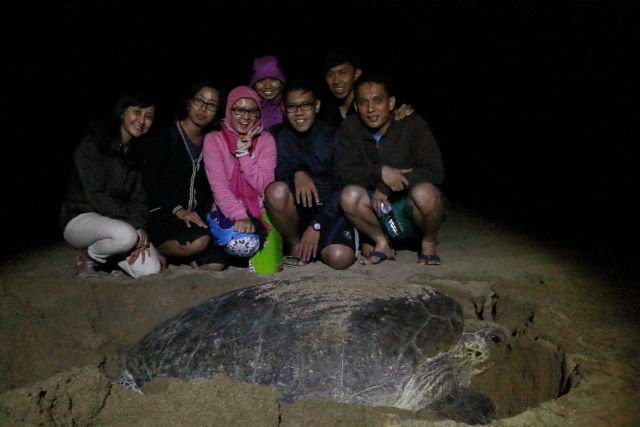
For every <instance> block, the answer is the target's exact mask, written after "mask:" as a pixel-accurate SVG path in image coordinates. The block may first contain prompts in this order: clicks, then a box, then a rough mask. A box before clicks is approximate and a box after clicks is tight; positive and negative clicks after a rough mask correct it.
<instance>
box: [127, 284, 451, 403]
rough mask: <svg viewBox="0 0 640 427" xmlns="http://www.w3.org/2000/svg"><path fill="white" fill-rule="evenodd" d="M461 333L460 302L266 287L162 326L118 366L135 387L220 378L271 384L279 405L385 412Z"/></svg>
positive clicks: (335, 288)
mask: <svg viewBox="0 0 640 427" xmlns="http://www.w3.org/2000/svg"><path fill="white" fill-rule="evenodd" d="M462 329H463V314H462V308H461V306H460V304H459V303H458V302H457V301H455V300H454V299H452V298H451V297H449V296H447V295H445V294H443V293H441V292H439V291H436V290H434V289H431V288H428V287H418V286H415V287H413V288H411V289H409V290H407V285H406V284H405V285H403V286H398V287H393V286H389V287H373V286H371V285H370V284H368V283H361V284H351V285H345V284H344V283H342V284H328V283H316V282H314V281H308V280H304V281H302V280H301V281H272V282H267V283H263V284H260V285H256V286H253V287H249V288H244V289H240V290H236V291H233V292H229V293H227V294H224V295H220V296H217V297H214V298H212V299H210V300H208V301H205V302H203V303H201V304H199V305H197V306H195V307H192V308H190V309H187V310H186V311H184V312H182V313H180V314H178V315H177V316H175V317H173V318H171V319H169V320H167V321H165V322H163V323H162V324H160V325H159V326H158V327H156V328H155V329H154V330H152V331H151V332H150V333H149V334H148V335H147V336H146V337H144V338H143V339H142V341H141V342H140V343H139V344H138V345H137V346H135V348H133V349H132V350H131V351H130V352H129V353H128V355H127V357H126V367H127V369H128V371H129V372H130V373H131V375H132V376H133V378H134V379H135V381H136V382H137V383H138V384H139V385H142V384H143V383H145V382H147V381H149V380H151V379H152V378H154V377H155V376H173V377H179V378H184V379H193V378H209V377H211V376H213V375H214V374H217V373H224V374H227V375H229V376H231V377H233V378H236V379H238V380H241V381H245V382H250V383H258V384H266V385H272V386H274V387H276V389H277V390H278V392H279V396H280V398H281V399H282V400H283V401H285V402H290V401H294V400H300V399H309V398H326V399H331V400H336V401H339V402H344V403H360V404H368V405H376V406H378V405H385V406H392V405H393V402H394V401H395V400H397V398H398V394H399V393H400V391H401V388H402V387H403V385H404V384H405V383H406V382H407V381H408V379H409V378H410V377H411V376H412V375H413V373H414V371H415V368H416V367H417V366H419V365H420V364H421V363H422V362H423V361H425V360H428V359H430V358H433V357H434V356H436V355H438V354H440V353H443V352H447V351H448V350H449V349H450V348H451V347H452V346H453V345H454V344H455V343H456V342H457V341H458V340H459V338H460V335H461V333H462Z"/></svg>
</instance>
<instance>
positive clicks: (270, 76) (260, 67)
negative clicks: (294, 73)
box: [249, 55, 287, 130]
mask: <svg viewBox="0 0 640 427" xmlns="http://www.w3.org/2000/svg"><path fill="white" fill-rule="evenodd" d="M286 83H287V80H286V79H285V77H284V73H283V72H282V67H281V66H280V63H279V62H278V58H276V57H275V56H272V55H268V56H260V57H257V58H255V59H254V60H253V70H252V73H251V81H250V83H249V85H250V86H251V87H252V88H253V89H255V91H256V92H257V93H258V95H260V107H261V108H262V125H263V126H264V128H265V129H267V130H270V129H271V128H272V127H273V126H275V125H278V124H280V123H282V122H283V121H284V112H283V111H282V106H283V97H282V94H283V92H284V85H285V84H286Z"/></svg>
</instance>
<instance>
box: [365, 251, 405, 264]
mask: <svg viewBox="0 0 640 427" xmlns="http://www.w3.org/2000/svg"><path fill="white" fill-rule="evenodd" d="M373 257H376V258H378V261H377V262H371V258H373ZM386 260H389V261H395V260H396V257H395V256H388V255H387V254H385V253H384V252H380V251H371V252H369V254H368V255H364V256H363V258H362V259H360V261H358V262H359V263H360V265H377V264H380V263H381V262H383V261H386Z"/></svg>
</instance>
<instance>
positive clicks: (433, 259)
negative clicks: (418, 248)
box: [418, 253, 442, 265]
mask: <svg viewBox="0 0 640 427" xmlns="http://www.w3.org/2000/svg"><path fill="white" fill-rule="evenodd" d="M441 262H442V260H441V259H440V257H439V256H438V255H435V254H434V255H425V254H422V253H419V254H418V264H422V265H440V263H441Z"/></svg>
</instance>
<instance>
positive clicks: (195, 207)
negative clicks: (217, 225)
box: [143, 80, 227, 271]
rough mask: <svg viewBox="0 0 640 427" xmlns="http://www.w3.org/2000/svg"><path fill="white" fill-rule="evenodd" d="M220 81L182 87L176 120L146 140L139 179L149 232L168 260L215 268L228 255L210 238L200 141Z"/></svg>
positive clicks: (211, 120) (211, 117) (211, 114)
mask: <svg viewBox="0 0 640 427" xmlns="http://www.w3.org/2000/svg"><path fill="white" fill-rule="evenodd" d="M220 102H221V89H220V86H219V85H218V84H217V83H215V82H213V81H210V80H200V81H197V82H195V83H194V84H192V86H191V87H190V88H189V89H188V90H187V92H186V95H185V97H184V99H183V103H182V104H181V108H180V111H179V114H178V118H177V120H174V121H171V122H169V123H168V125H167V126H161V127H159V128H156V129H157V131H156V129H154V131H153V132H152V134H153V135H150V137H149V138H148V139H149V141H145V143H144V145H143V147H144V167H143V184H144V187H145V190H146V192H147V194H148V196H149V235H150V237H151V241H152V242H153V243H154V244H155V245H156V247H157V248H158V251H159V252H160V253H161V254H162V255H164V256H166V257H167V258H168V261H169V262H170V263H172V264H190V265H191V266H193V267H203V268H206V269H209V270H214V271H219V270H222V269H224V268H225V267H226V266H227V255H226V254H225V252H224V250H223V248H222V247H220V246H218V245H216V244H214V243H213V242H212V241H211V240H212V239H211V235H210V233H209V228H208V226H207V222H206V215H207V213H209V212H210V211H211V206H212V204H213V195H212V194H211V187H210V186H209V182H208V181H207V176H206V174H205V171H204V165H203V161H202V142H203V139H204V135H205V133H206V132H208V131H210V130H212V127H213V125H214V123H215V118H216V114H217V112H218V110H219V109H220V108H221V106H220Z"/></svg>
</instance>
